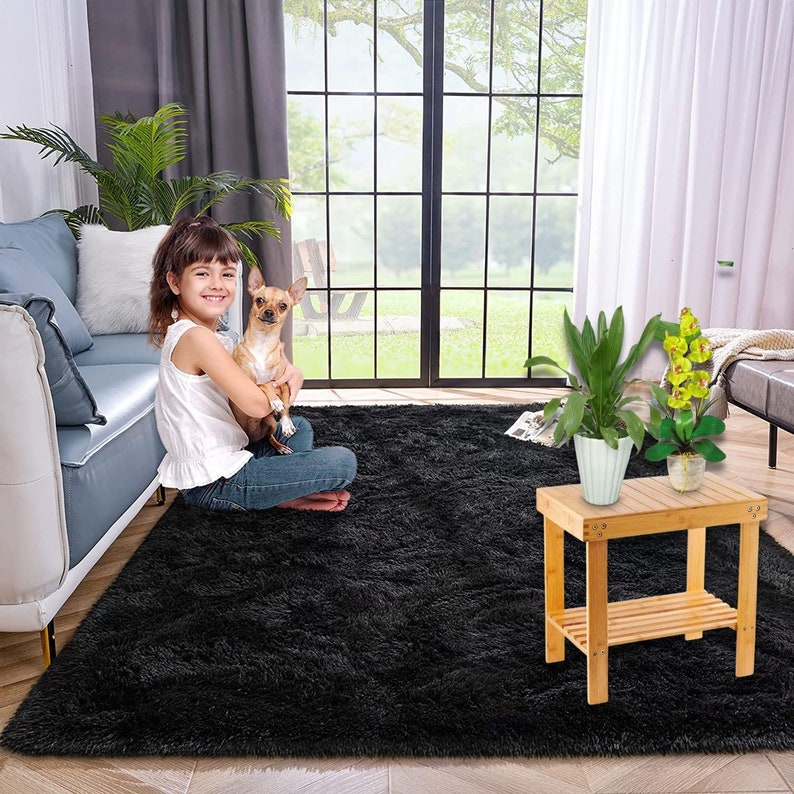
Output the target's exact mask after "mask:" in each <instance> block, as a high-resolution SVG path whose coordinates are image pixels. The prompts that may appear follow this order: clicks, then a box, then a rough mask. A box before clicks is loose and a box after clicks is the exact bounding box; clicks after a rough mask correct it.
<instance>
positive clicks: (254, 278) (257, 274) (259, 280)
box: [248, 267, 265, 295]
mask: <svg viewBox="0 0 794 794" xmlns="http://www.w3.org/2000/svg"><path fill="white" fill-rule="evenodd" d="M264 286H265V277H264V276H263V275H262V271H261V270H260V269H259V268H258V267H252V268H251V269H250V270H249V271H248V294H249V295H253V294H254V293H255V292H256V291H257V290H258V289H259V288H260V287H264Z"/></svg>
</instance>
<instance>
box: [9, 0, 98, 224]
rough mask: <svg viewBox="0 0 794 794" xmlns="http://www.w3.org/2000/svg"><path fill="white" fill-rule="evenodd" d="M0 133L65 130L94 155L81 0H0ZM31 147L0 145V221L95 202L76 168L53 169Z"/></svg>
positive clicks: (87, 182)
mask: <svg viewBox="0 0 794 794" xmlns="http://www.w3.org/2000/svg"><path fill="white" fill-rule="evenodd" d="M0 6H2V7H1V8H0V18H1V19H2V20H3V27H4V29H5V30H6V35H5V36H4V38H3V46H2V48H0V74H2V75H3V77H2V82H1V84H0V130H2V131H5V129H6V127H16V126H18V125H20V124H27V125H28V126H29V127H49V126H50V125H52V124H57V125H58V126H59V127H62V128H63V129H65V130H66V131H67V132H68V133H69V134H70V135H71V136H72V137H73V138H74V139H75V140H76V141H77V142H78V143H79V144H80V145H81V146H82V147H83V148H84V149H86V150H87V151H88V152H89V154H92V155H93V154H95V153H96V142H95V133H94V107H93V96H92V93H91V63H90V57H89V50H88V20H87V17H86V4H85V0H69V2H67V1H66V0H0ZM53 162H54V160H53V159H52V158H50V159H47V160H42V159H41V157H40V156H39V153H38V148H37V147H36V146H34V145H33V144H31V143H21V142H19V141H0V221H3V222H10V221H20V220H26V219H27V218H32V217H35V216H36V215H40V214H41V213H43V212H46V211H47V210H50V209H53V208H55V207H66V208H68V209H72V208H74V207H76V206H78V205H80V204H86V203H88V202H93V203H96V185H95V184H94V181H93V180H92V179H90V178H89V177H86V176H85V175H83V174H81V173H80V171H79V170H78V168H77V166H72V165H69V164H63V163H62V164H61V165H59V166H58V167H57V168H53Z"/></svg>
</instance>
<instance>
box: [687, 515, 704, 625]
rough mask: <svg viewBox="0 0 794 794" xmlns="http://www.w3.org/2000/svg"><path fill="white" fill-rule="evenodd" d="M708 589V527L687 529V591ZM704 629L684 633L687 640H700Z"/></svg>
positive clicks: (698, 591) (699, 591)
mask: <svg viewBox="0 0 794 794" xmlns="http://www.w3.org/2000/svg"><path fill="white" fill-rule="evenodd" d="M705 589H706V528H705V527H698V528H696V529H690V530H688V531H687V551H686V591H687V593H702V592H703V591H704V590H705ZM702 636H703V632H702V631H690V632H688V633H686V634H684V638H685V639H687V640H699V639H700V638H701V637H702Z"/></svg>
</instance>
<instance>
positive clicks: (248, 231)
mask: <svg viewBox="0 0 794 794" xmlns="http://www.w3.org/2000/svg"><path fill="white" fill-rule="evenodd" d="M223 227H224V229H228V230H229V231H230V232H231V233H232V234H233V235H234V236H235V238H237V239H238V240H239V238H240V237H245V238H246V239H248V240H253V239H255V238H261V237H264V236H265V235H267V236H268V237H272V238H274V239H275V240H281V229H279V227H278V226H276V224H275V223H272V222H271V221H261V220H253V221H243V222H241V223H224V224H223Z"/></svg>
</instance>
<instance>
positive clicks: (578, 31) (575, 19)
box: [540, 0, 587, 94]
mask: <svg viewBox="0 0 794 794" xmlns="http://www.w3.org/2000/svg"><path fill="white" fill-rule="evenodd" d="M586 19H587V0H544V2H543V64H542V66H541V75H540V90H541V91H542V93H544V94H581V93H582V74H583V71H584V40H585V21H586Z"/></svg>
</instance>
